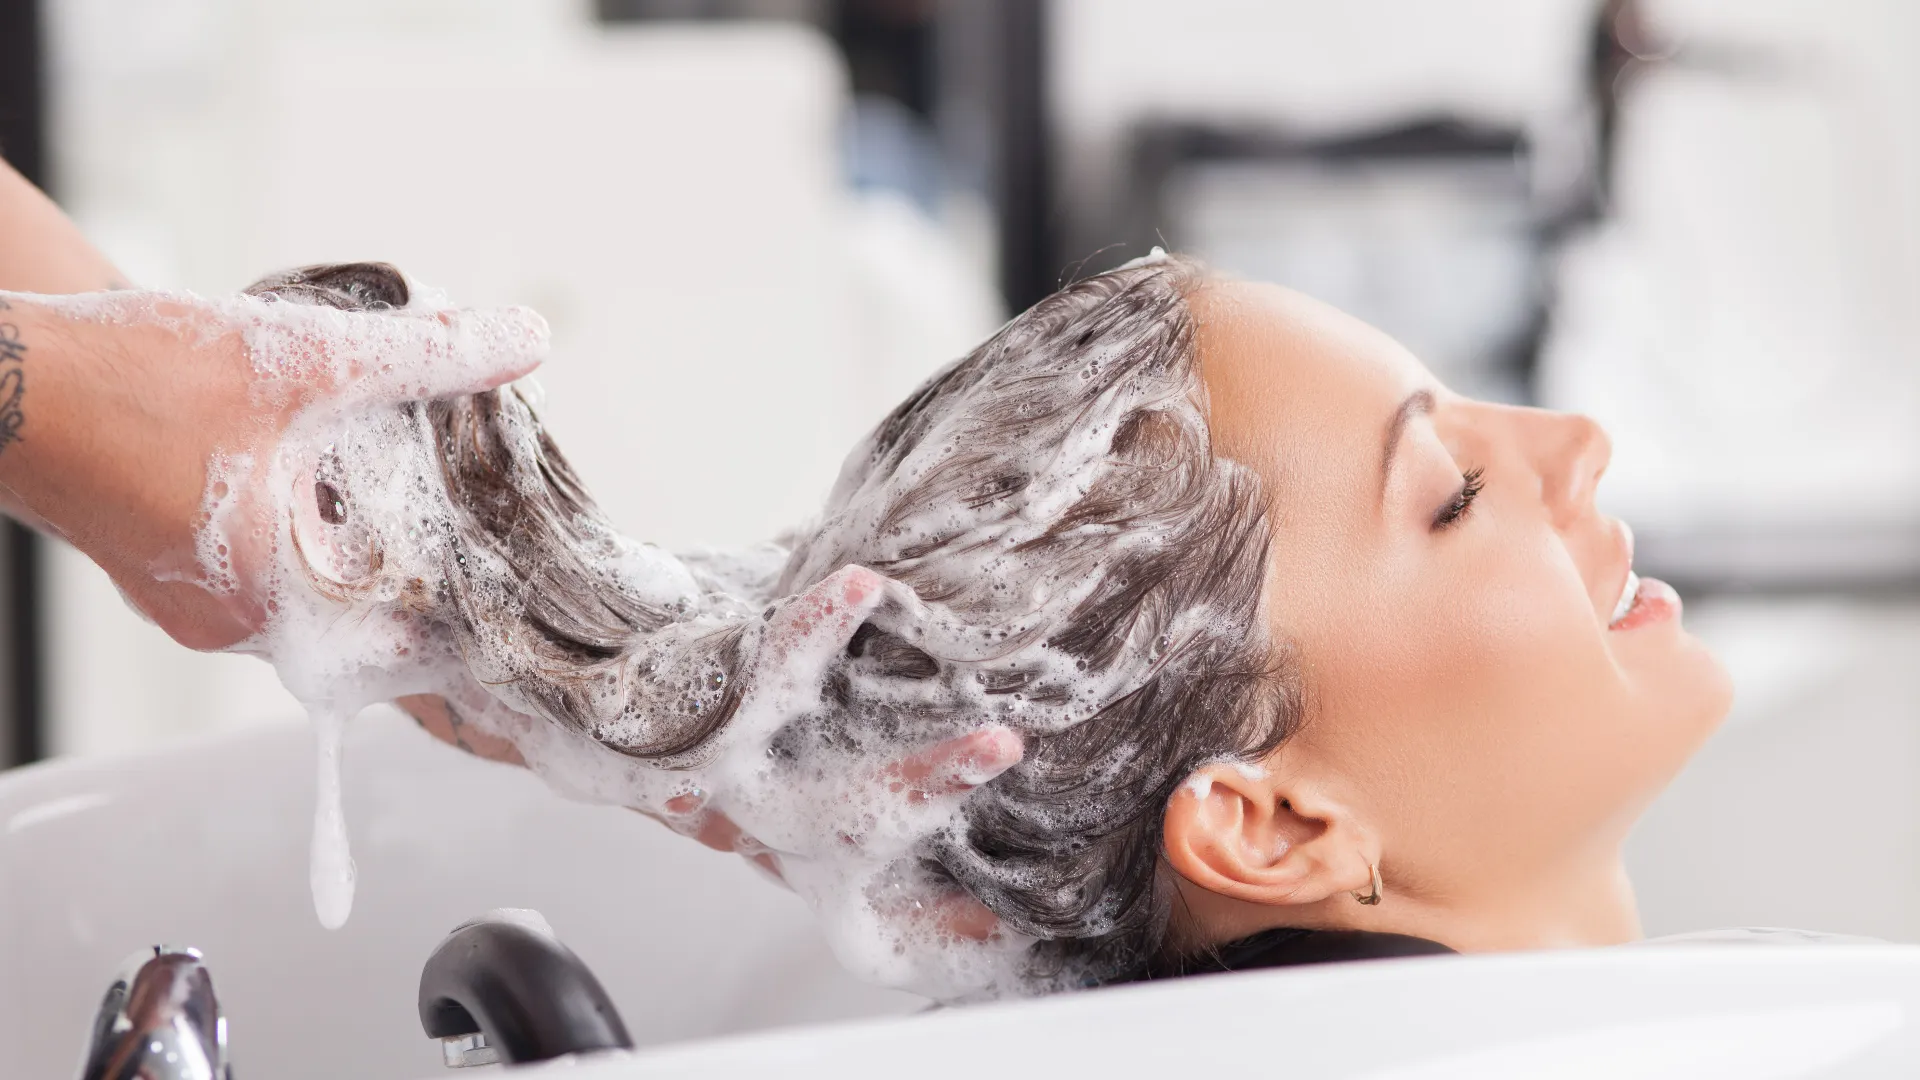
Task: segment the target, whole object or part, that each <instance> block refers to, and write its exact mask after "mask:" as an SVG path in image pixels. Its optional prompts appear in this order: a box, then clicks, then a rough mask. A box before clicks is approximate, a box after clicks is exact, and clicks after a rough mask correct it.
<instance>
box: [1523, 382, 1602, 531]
mask: <svg viewBox="0 0 1920 1080" xmlns="http://www.w3.org/2000/svg"><path fill="white" fill-rule="evenodd" d="M1529 412H1531V413H1532V415H1533V420H1534V423H1533V425H1532V430H1531V431H1530V432H1528V441H1529V443H1530V444H1531V449H1532V456H1533V458H1534V461H1535V464H1536V467H1537V468H1538V469H1539V471H1540V497H1541V499H1542V500H1543V501H1544V502H1545V503H1546V505H1547V510H1548V512H1549V513H1550V514H1552V516H1553V523H1554V525H1555V526H1556V527H1558V526H1564V525H1567V524H1570V523H1572V522H1573V521H1576V520H1578V519H1579V518H1580V517H1582V516H1584V515H1585V514H1586V513H1587V512H1588V511H1589V510H1591V509H1592V508H1593V493H1594V489H1595V488H1597V487H1598V486H1599V484H1600V476H1601V474H1603V473H1605V472H1606V471H1607V463H1608V462H1609V461H1611V460H1612V459H1613V440H1611V439H1609V438H1608V437H1607V433H1606V430H1605V429H1603V428H1602V427H1601V426H1600V425H1599V424H1597V423H1595V422H1594V421H1593V420H1592V419H1591V418H1590V417H1585V416H1580V415H1578V414H1575V413H1556V412H1547V411H1545V410H1529Z"/></svg>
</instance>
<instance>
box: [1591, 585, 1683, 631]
mask: <svg viewBox="0 0 1920 1080" xmlns="http://www.w3.org/2000/svg"><path fill="white" fill-rule="evenodd" d="M1679 617H1680V594H1679V593H1677V592H1675V591H1674V590H1673V586H1671V585H1669V584H1667V583H1666V582H1664V581H1661V580H1660V579H1659V578H1650V577H1643V578H1641V579H1640V588H1639V589H1638V590H1637V591H1636V592H1635V593H1634V596H1633V605H1632V606H1631V607H1629V608H1628V609H1627V613H1626V614H1625V615H1623V616H1621V617H1620V619H1619V620H1618V621H1617V622H1615V623H1614V624H1613V625H1611V626H1609V627H1607V629H1608V631H1610V632H1617V633H1626V632H1627V631H1630V630H1638V629H1640V628H1641V627H1643V626H1652V625H1654V624H1655V623H1663V622H1672V621H1673V620H1675V619H1678V618H1679Z"/></svg>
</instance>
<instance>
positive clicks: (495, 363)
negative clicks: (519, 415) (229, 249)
mask: <svg viewBox="0 0 1920 1080" xmlns="http://www.w3.org/2000/svg"><path fill="white" fill-rule="evenodd" d="M308 319H309V320H310V322H308V323H307V324H306V325H304V326H301V327H298V328H294V329H291V330H290V331H289V332H288V333H287V334H286V335H283V337H282V339H281V340H282V341H283V342H291V343H292V349H291V350H290V351H291V353H292V355H295V356H298V355H300V354H302V353H303V352H307V351H309V350H312V351H317V352H320V353H322V354H323V355H324V360H323V361H321V362H316V363H312V364H303V365H300V366H299V370H298V371H297V373H295V377H296V378H300V379H302V380H303V381H305V382H306V383H307V384H308V385H309V386H310V387H311V388H312V389H313V390H314V391H316V392H317V393H319V394H320V395H321V396H323V397H328V398H332V399H334V400H336V401H338V402H339V403H341V404H343V405H346V406H348V407H350V408H351V407H362V406H368V405H376V404H383V403H390V402H400V401H426V400H431V399H434V398H444V397H455V396H458V395H461V394H476V393H479V392H480V391H482V390H491V389H493V388H494V387H496V386H500V385H503V384H505V383H509V382H512V381H513V380H515V379H518V378H520V377H521V376H523V375H526V374H527V373H529V372H531V371H533V370H534V369H535V368H537V367H539V366H540V363H541V361H543V360H545V359H546V355H547V347H548V341H549V332H548V329H547V321H546V320H545V319H543V318H541V317H540V315H539V314H538V313H537V312H535V311H533V310H532V309H530V308H524V307H508V308H491V309H471V310H468V309H462V310H453V311H443V312H439V313H437V314H434V315H428V316H418V315H380V314H357V313H355V314H345V313H341V312H335V311H328V310H324V309H316V310H315V311H314V312H312V313H311V314H310V315H309V316H308ZM316 337H318V338H320V339H321V340H315V338H316Z"/></svg>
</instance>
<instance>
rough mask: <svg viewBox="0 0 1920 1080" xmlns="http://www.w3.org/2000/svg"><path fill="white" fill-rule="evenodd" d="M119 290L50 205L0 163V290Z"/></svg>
mask: <svg viewBox="0 0 1920 1080" xmlns="http://www.w3.org/2000/svg"><path fill="white" fill-rule="evenodd" d="M124 288H126V283H125V279H123V278H122V277H121V275H120V272H119V271H118V270H116V269H114V267H113V264H112V263H111V262H108V261H107V257H106V256H105V255H102V254H100V252H99V251H98V250H96V249H95V248H94V246H93V245H92V244H90V243H88V242H87V238H86V237H84V236H82V235H81V234H80V230H79V228H78V227H76V226H75V225H74V223H73V222H72V221H69V220H68V219H67V215H66V214H64V213H61V211H60V208H59V207H58V206H55V205H54V203H53V200H52V199H49V198H47V197H46V195H44V194H42V193H41V191H40V189H38V188H36V187H34V186H33V185H32V184H29V183H27V180H26V178H25V177H23V176H21V175H20V174H19V173H18V172H15V171H14V169H13V167H12V166H11V165H7V164H6V163H4V162H0V289H4V290H7V291H11V292H36V293H77V292H94V291H96V290H99V289H124Z"/></svg>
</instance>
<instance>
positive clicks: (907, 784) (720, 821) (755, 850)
mask: <svg viewBox="0 0 1920 1080" xmlns="http://www.w3.org/2000/svg"><path fill="white" fill-rule="evenodd" d="M1021 753H1022V746H1021V742H1020V736H1019V735H1018V734H1017V733H1015V732H1014V731H1013V730H1012V729H1010V728H1005V727H1000V726H997V725H996V726H993V727H988V728H984V729H982V730H980V731H975V732H971V733H969V734H966V735H962V736H960V737H958V738H954V739H948V740H946V741H945V742H939V743H935V744H934V745H932V746H930V747H928V748H927V749H925V750H922V751H920V752H919V753H917V754H913V755H911V756H909V757H907V758H905V759H903V760H900V761H897V762H894V763H892V764H890V765H887V766H885V767H884V768H883V769H881V771H880V782H881V783H882V784H883V785H884V787H885V789H886V790H887V792H888V793H890V794H891V795H893V796H894V797H896V798H898V799H899V800H900V801H901V802H903V803H906V804H908V805H919V804H922V803H927V802H932V801H935V800H938V799H943V798H949V797H952V796H956V795H964V794H966V793H967V792H969V791H972V790H973V789H974V788H975V787H978V786H979V785H980V784H981V783H983V782H984V779H983V778H991V777H994V776H998V775H999V774H1001V773H1003V772H1005V771H1006V770H1008V769H1010V768H1012V767H1013V766H1014V765H1015V764H1016V763H1018V762H1019V760H1020V756H1021ZM704 802H705V797H704V796H703V795H702V794H700V793H698V792H695V793H692V794H687V795H681V796H678V797H676V798H673V799H669V800H667V806H666V810H667V813H666V815H664V816H661V815H649V816H657V817H659V820H660V821H662V822H663V823H664V824H665V825H666V826H667V827H668V828H670V829H672V830H674V831H675V832H678V833H680V834H681V835H683V836H690V837H692V838H693V839H695V840H698V841H699V842H700V843H702V844H705V845H706V846H708V847H710V848H713V849H714V850H715V851H732V852H736V853H738V854H740V855H741V856H743V857H745V858H746V859H747V860H748V861H749V862H752V863H753V864H754V865H756V866H758V867H760V868H761V869H762V870H765V871H766V872H767V873H768V874H770V875H772V876H773V877H774V879H775V880H778V881H782V882H784V881H785V880H786V878H785V875H784V873H783V872H782V870H781V867H780V855H779V853H778V852H776V851H773V850H771V849H769V848H767V847H766V846H764V845H762V844H761V843H759V842H758V841H756V840H755V839H754V838H753V837H751V836H748V835H747V834H746V833H744V832H743V831H742V830H741V828H740V826H739V825H738V824H736V823H735V822H734V821H733V819H732V818H729V817H728V816H727V815H726V814H724V813H720V812H718V811H713V810H708V809H706V808H705V807H704ZM841 841H842V842H843V843H845V844H848V845H853V846H857V845H858V844H859V839H858V838H857V837H851V836H843V837H842V838H841ZM932 918H933V919H934V920H935V921H936V922H938V923H939V924H940V926H941V927H942V928H943V929H944V930H946V931H947V932H948V933H951V934H954V935H956V936H958V937H963V938H968V939H970V940H973V941H984V940H986V939H987V938H988V937H990V936H991V935H992V934H993V932H994V931H995V930H996V929H998V927H999V925H1000V920H999V919H998V918H996V917H995V916H994V914H993V912H991V911H988V910H987V908H986V906H985V905H983V904H981V903H980V901H978V900H975V899H974V898H973V897H971V896H969V895H967V894H966V893H965V892H962V891H959V890H957V889H956V890H954V891H953V892H952V893H949V894H948V895H946V896H944V897H942V898H941V899H940V900H939V901H937V902H936V903H935V905H934V911H933V914H932Z"/></svg>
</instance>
